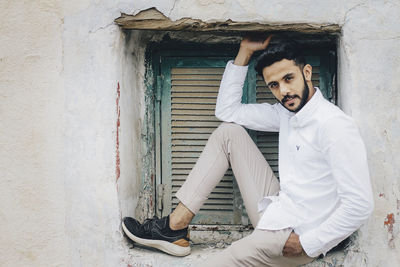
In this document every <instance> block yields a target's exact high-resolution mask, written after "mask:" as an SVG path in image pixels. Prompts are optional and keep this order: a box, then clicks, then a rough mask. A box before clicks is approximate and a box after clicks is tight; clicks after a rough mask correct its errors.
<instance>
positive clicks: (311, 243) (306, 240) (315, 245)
mask: <svg viewBox="0 0 400 267" xmlns="http://www.w3.org/2000/svg"><path fill="white" fill-rule="evenodd" d="M299 239H300V244H301V246H302V247H303V249H304V251H305V252H306V254H307V255H308V256H310V257H313V258H315V257H318V256H319V255H320V254H322V253H323V251H322V244H321V242H320V241H319V240H318V238H317V233H316V230H315V229H314V230H311V231H308V232H306V233H304V234H302V235H300V237H299Z"/></svg>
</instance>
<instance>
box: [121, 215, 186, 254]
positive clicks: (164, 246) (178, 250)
mask: <svg viewBox="0 0 400 267" xmlns="http://www.w3.org/2000/svg"><path fill="white" fill-rule="evenodd" d="M122 229H123V230H124V232H125V234H126V235H127V236H128V237H129V238H130V239H131V240H132V241H134V242H136V243H139V244H141V245H144V246H148V247H152V248H156V249H159V250H161V251H164V252H165V253H168V254H170V255H174V256H179V257H183V256H187V255H189V254H190V246H188V247H182V246H178V245H175V244H172V243H170V242H168V241H164V240H152V239H144V238H140V237H137V236H135V235H133V234H132V233H131V232H129V230H128V228H127V227H126V226H125V223H124V222H122Z"/></svg>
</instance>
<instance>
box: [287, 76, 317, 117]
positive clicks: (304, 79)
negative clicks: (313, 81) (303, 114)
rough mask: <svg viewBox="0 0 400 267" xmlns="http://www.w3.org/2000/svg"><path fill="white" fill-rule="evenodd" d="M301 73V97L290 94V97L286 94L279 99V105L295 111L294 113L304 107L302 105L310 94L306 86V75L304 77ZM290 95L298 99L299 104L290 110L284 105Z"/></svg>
mask: <svg viewBox="0 0 400 267" xmlns="http://www.w3.org/2000/svg"><path fill="white" fill-rule="evenodd" d="M302 75H303V81H304V85H303V90H302V93H301V97H300V96H299V95H293V96H290V97H289V96H287V95H286V96H284V97H283V98H282V100H281V101H279V102H280V103H281V105H282V106H283V107H284V108H286V109H287V110H289V111H290V112H295V113H296V112H299V111H300V110H301V109H302V108H303V107H304V105H305V104H306V103H307V99H308V96H309V95H310V88H308V84H307V82H306V77H304V74H303V73H302ZM291 97H292V98H298V99H300V104H299V106H298V107H297V108H296V109H295V110H291V109H289V108H288V107H286V106H285V105H284V104H285V102H286V101H288V100H289V99H290V98H291Z"/></svg>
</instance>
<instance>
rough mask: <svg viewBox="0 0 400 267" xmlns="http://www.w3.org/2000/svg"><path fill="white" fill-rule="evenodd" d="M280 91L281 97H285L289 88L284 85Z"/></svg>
mask: <svg viewBox="0 0 400 267" xmlns="http://www.w3.org/2000/svg"><path fill="white" fill-rule="evenodd" d="M280 90H281V95H283V96H285V95H287V94H288V93H289V88H288V87H287V86H285V85H281V86H280Z"/></svg>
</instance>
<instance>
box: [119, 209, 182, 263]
mask: <svg viewBox="0 0 400 267" xmlns="http://www.w3.org/2000/svg"><path fill="white" fill-rule="evenodd" d="M122 229H123V230H124V232H125V234H126V235H127V236H128V237H129V238H130V239H131V240H132V241H134V242H137V243H139V244H141V245H144V246H148V247H153V248H156V249H159V250H162V251H164V252H166V253H168V254H171V255H174V256H186V255H189V254H190V245H189V233H188V228H185V229H182V230H177V231H174V230H171V228H169V216H167V217H163V218H161V219H158V218H157V217H156V216H154V217H153V218H152V219H146V220H145V221H144V222H143V224H140V223H139V222H138V221H137V220H135V219H133V218H131V217H125V218H124V219H123V221H122Z"/></svg>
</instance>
